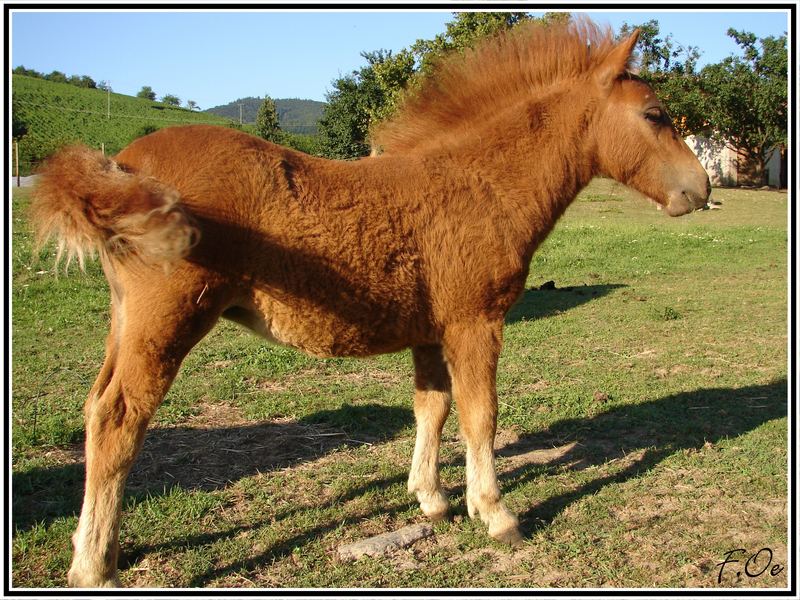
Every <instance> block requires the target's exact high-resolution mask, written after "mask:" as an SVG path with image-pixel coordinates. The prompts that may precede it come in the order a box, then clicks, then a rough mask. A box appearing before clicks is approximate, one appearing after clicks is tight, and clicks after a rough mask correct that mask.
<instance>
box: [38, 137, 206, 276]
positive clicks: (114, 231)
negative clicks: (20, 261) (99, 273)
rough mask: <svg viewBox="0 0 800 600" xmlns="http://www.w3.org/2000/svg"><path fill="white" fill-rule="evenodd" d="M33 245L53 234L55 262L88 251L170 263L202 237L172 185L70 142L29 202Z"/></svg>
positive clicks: (48, 166) (44, 173)
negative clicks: (122, 166)
mask: <svg viewBox="0 0 800 600" xmlns="http://www.w3.org/2000/svg"><path fill="white" fill-rule="evenodd" d="M31 218H32V221H33V224H34V228H35V230H36V237H37V242H38V247H40V248H41V246H42V245H44V244H45V243H46V242H47V241H48V240H49V239H50V238H56V244H57V254H56V264H58V263H59V262H60V261H61V259H62V258H66V261H67V266H69V264H70V262H71V261H72V259H73V258H77V259H78V262H79V264H80V266H81V269H83V268H84V260H85V257H86V256H87V255H89V256H94V255H95V254H96V253H97V252H99V253H100V254H101V255H102V256H104V257H110V258H121V257H124V256H129V255H136V256H137V257H138V258H140V259H141V260H143V261H145V262H148V263H162V264H165V265H167V264H170V263H173V262H175V261H177V260H179V259H181V258H183V257H185V256H186V255H187V254H188V253H189V250H190V249H191V248H192V246H194V244H195V243H196V242H197V240H198V238H199V231H198V229H197V228H196V227H195V226H194V225H193V224H192V222H191V219H190V217H189V215H187V214H186V212H185V211H184V209H183V208H182V207H181V204H180V196H179V195H178V192H177V191H176V190H174V189H173V188H171V187H169V186H167V185H165V184H163V183H161V182H159V181H157V180H156V179H154V178H153V177H146V176H143V175H140V174H137V173H135V172H129V171H126V170H124V169H123V168H121V167H120V166H119V165H117V163H115V162H114V161H113V160H110V159H108V158H106V157H105V156H103V154H101V153H100V152H98V151H96V150H92V149H89V148H86V147H84V146H69V147H66V148H64V149H63V150H61V151H59V152H58V153H57V154H55V155H54V156H53V157H52V158H51V159H50V160H48V161H47V164H46V165H45V167H44V169H43V171H42V172H41V175H40V177H39V181H38V182H37V184H36V188H35V189H34V192H33V202H32V204H31Z"/></svg>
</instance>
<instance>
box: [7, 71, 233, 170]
mask: <svg viewBox="0 0 800 600" xmlns="http://www.w3.org/2000/svg"><path fill="white" fill-rule="evenodd" d="M12 94H13V95H12V111H13V117H14V123H15V128H16V125H17V123H20V124H22V126H23V127H24V128H25V130H26V132H25V135H24V136H22V137H21V139H20V142H19V162H20V172H21V174H22V175H27V174H29V173H31V172H33V171H35V169H36V167H37V166H38V165H39V164H40V163H41V161H43V160H44V159H45V158H47V157H48V156H49V155H50V154H52V153H53V152H54V151H55V150H56V149H57V148H59V147H61V146H63V145H65V144H69V143H75V142H81V143H83V144H86V145H88V146H91V147H93V148H97V149H103V150H105V152H106V154H114V153H116V152H118V151H119V150H121V149H122V148H124V147H125V146H126V145H127V144H129V143H130V142H131V141H133V140H134V139H136V138H137V137H140V136H141V135H144V134H146V133H149V132H151V131H154V130H156V129H159V128H161V127H166V126H170V125H181V124H190V123H209V124H217V125H232V124H233V123H232V121H230V120H229V119H223V118H220V117H219V116H217V115H212V114H208V113H201V112H193V111H190V110H188V109H185V108H180V107H176V106H169V105H167V104H163V103H161V102H154V101H151V100H146V99H143V98H134V97H132V96H125V95H122V94H115V93H113V92H111V93H110V94H109V93H107V92H105V91H103V90H98V89H89V88H79V87H76V86H74V85H69V84H66V83H56V82H52V81H45V80H42V79H36V78H33V77H27V76H24V75H12Z"/></svg>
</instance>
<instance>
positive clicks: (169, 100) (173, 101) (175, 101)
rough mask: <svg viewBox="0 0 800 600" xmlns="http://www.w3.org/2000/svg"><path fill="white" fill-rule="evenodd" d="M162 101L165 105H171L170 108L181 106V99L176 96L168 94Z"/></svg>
mask: <svg viewBox="0 0 800 600" xmlns="http://www.w3.org/2000/svg"><path fill="white" fill-rule="evenodd" d="M161 101H162V102H163V103H164V104H169V105H170V106H180V105H181V99H180V98H178V97H177V96H176V95H175V94H166V95H165V96H162V98H161Z"/></svg>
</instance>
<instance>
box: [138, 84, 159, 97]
mask: <svg viewBox="0 0 800 600" xmlns="http://www.w3.org/2000/svg"><path fill="white" fill-rule="evenodd" d="M136 97H137V98H144V99H145V100H155V99H156V93H155V92H154V91H153V88H151V87H150V86H149V85H143V86H142V89H140V90H139V91H138V92H137V93H136Z"/></svg>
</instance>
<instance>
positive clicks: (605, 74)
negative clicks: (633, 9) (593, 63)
mask: <svg viewBox="0 0 800 600" xmlns="http://www.w3.org/2000/svg"><path fill="white" fill-rule="evenodd" d="M638 39H639V30H638V29H636V30H634V32H633V33H632V34H630V36H628V39H626V40H623V41H621V42H620V43H619V44H617V45H616V46H615V47H614V49H613V50H611V52H609V53H608V56H606V58H605V59H604V60H603V62H602V63H600V64H599V65H598V66H597V69H596V70H595V80H596V81H597V83H598V84H599V85H600V87H602V88H603V89H608V90H610V89H611V85H612V84H613V83H614V81H615V80H616V79H617V77H619V76H620V75H622V74H624V73H625V72H626V71H627V70H628V64H629V63H630V60H631V55H632V54H633V48H634V47H635V46H636V41H637V40H638Z"/></svg>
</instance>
